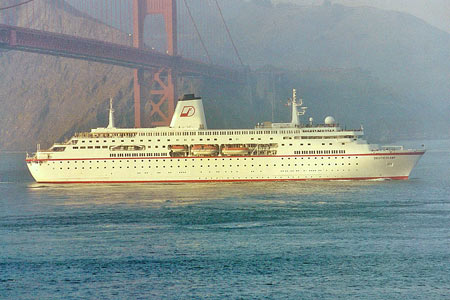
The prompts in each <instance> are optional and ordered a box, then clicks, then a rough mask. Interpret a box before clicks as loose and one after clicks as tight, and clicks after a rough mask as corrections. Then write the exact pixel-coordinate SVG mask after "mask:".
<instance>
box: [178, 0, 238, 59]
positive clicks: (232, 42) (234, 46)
mask: <svg viewBox="0 0 450 300" xmlns="http://www.w3.org/2000/svg"><path fill="white" fill-rule="evenodd" d="M185 1H186V0H185ZM214 1H215V2H216V6H217V9H218V10H219V14H220V17H221V18H222V22H223V25H224V26H225V29H226V31H227V34H228V37H229V38H230V41H231V44H232V45H233V48H234V52H235V53H236V56H237V57H238V59H239V62H240V63H241V65H242V66H244V63H243V62H242V59H241V56H240V55H239V52H238V50H237V48H236V45H235V44H234V41H233V38H232V37H231V33H230V30H229V29H228V26H227V23H226V22H225V18H224V17H223V14H222V9H221V8H220V5H219V2H218V1H217V0H214Z"/></svg>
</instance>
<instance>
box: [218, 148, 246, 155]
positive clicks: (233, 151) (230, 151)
mask: <svg viewBox="0 0 450 300" xmlns="http://www.w3.org/2000/svg"><path fill="white" fill-rule="evenodd" d="M248 152H249V149H248V148H247V147H224V148H223V149H222V154H223V155H247V154H248Z"/></svg>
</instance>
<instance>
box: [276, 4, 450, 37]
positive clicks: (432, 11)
mask: <svg viewBox="0 0 450 300" xmlns="http://www.w3.org/2000/svg"><path fill="white" fill-rule="evenodd" d="M273 2H274V3H278V2H291V3H297V4H302V5H320V4H322V3H323V0H273ZM330 2H332V3H340V4H344V5H347V6H361V5H366V6H372V7H376V8H381V9H386V10H395V11H401V12H405V13H409V14H412V15H414V16H416V17H419V18H421V19H423V20H425V21H426V22H428V23H430V24H431V25H433V26H435V27H437V28H439V29H442V30H445V31H447V32H450V1H449V0H331V1H330Z"/></svg>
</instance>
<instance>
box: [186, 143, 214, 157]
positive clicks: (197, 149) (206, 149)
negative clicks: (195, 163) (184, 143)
mask: <svg viewBox="0 0 450 300" xmlns="http://www.w3.org/2000/svg"><path fill="white" fill-rule="evenodd" d="M191 152H192V155H197V156H201V155H215V154H217V152H219V151H218V150H217V146H215V145H194V146H192V149H191Z"/></svg>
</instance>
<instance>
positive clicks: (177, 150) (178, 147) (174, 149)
mask: <svg viewBox="0 0 450 300" xmlns="http://www.w3.org/2000/svg"><path fill="white" fill-rule="evenodd" d="M186 148H187V147H186V146H185V145H171V146H170V150H172V152H173V153H180V152H186Z"/></svg>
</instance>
